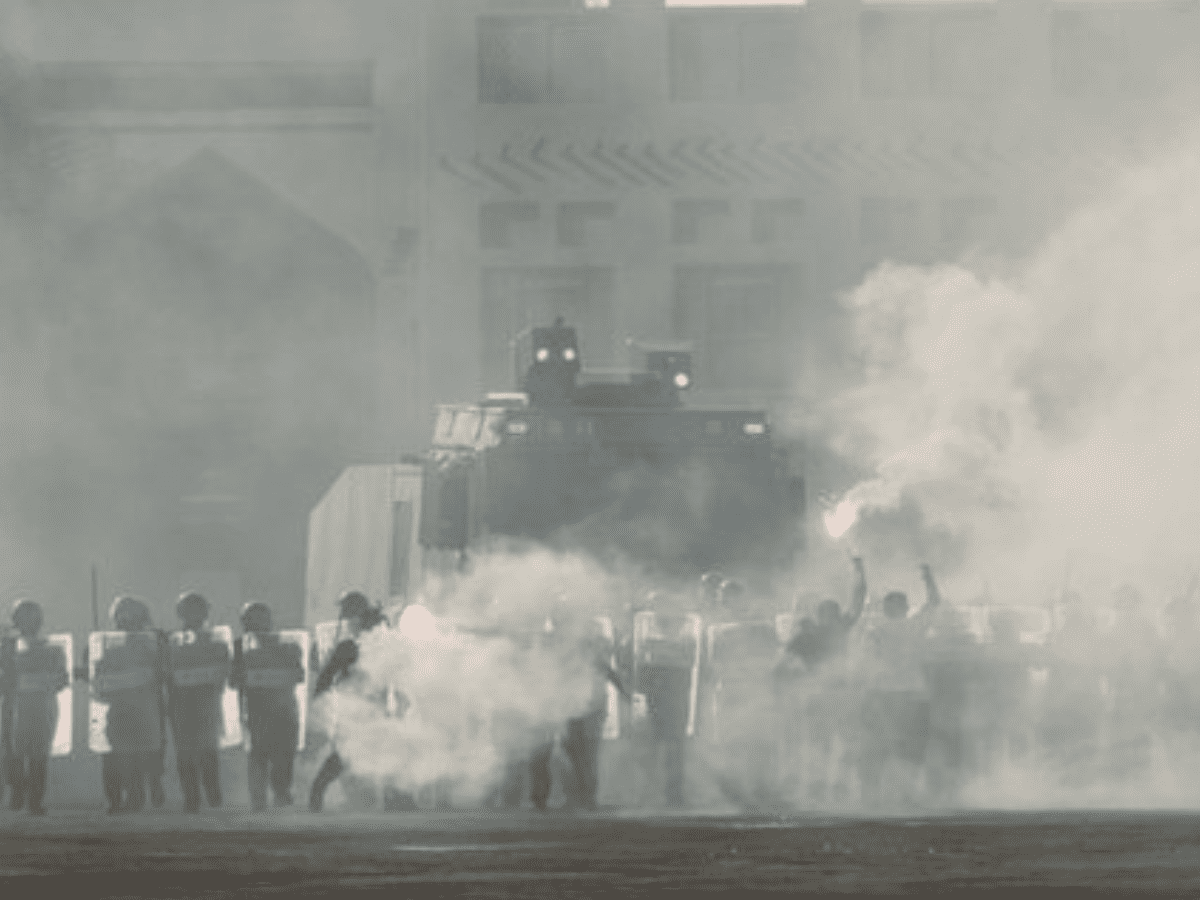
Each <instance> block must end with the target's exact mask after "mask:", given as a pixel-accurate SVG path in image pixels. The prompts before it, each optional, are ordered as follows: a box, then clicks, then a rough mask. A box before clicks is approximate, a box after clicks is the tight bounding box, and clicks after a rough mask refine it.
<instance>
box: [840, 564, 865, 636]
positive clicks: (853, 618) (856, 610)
mask: <svg viewBox="0 0 1200 900" xmlns="http://www.w3.org/2000/svg"><path fill="white" fill-rule="evenodd" d="M866 603H867V569H866V567H865V566H864V565H863V561H862V557H861V556H856V557H854V594H853V596H852V597H851V598H850V608H849V609H848V610H846V614H845V617H844V621H845V623H846V627H847V628H849V627H850V626H851V625H853V624H854V623H855V622H857V621H858V620H859V618H860V617H861V616H862V614H863V607H864V606H866Z"/></svg>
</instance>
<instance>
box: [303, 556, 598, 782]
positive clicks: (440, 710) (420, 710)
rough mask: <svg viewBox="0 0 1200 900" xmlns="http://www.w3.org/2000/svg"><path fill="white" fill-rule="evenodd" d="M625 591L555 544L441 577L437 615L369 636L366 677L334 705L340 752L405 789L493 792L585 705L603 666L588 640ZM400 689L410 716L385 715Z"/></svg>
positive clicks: (434, 598) (434, 591) (405, 620)
mask: <svg viewBox="0 0 1200 900" xmlns="http://www.w3.org/2000/svg"><path fill="white" fill-rule="evenodd" d="M618 588H619V585H618V583H617V582H616V581H615V580H614V579H613V578H612V577H611V576H609V575H607V574H606V573H605V572H604V571H603V570H602V569H600V567H599V566H598V565H596V564H595V563H594V562H592V561H590V560H588V559H587V558H585V557H582V556H578V555H567V554H558V553H553V552H551V551H548V550H544V549H542V550H530V551H528V552H524V553H518V552H505V553H497V554H495V555H492V556H482V557H480V558H479V559H477V560H476V562H475V564H474V566H473V568H472V571H471V572H470V573H468V574H466V575H464V576H461V577H456V578H453V579H449V580H446V581H442V582H440V583H431V584H430V585H429V599H428V601H427V602H428V603H429V604H430V606H431V607H433V609H435V610H436V611H437V613H438V615H437V617H436V620H432V619H431V618H430V617H427V616H425V615H422V614H415V615H414V613H413V609H414V608H413V607H409V608H408V609H407V610H406V611H405V614H404V615H403V616H402V617H401V618H400V620H399V621H398V622H397V623H396V625H397V627H395V628H391V629H378V630H376V631H373V632H371V633H369V634H368V635H366V636H365V637H364V638H363V640H362V655H361V660H362V662H361V669H362V676H363V679H364V681H363V683H355V684H354V685H353V686H352V688H351V689H350V690H341V691H339V692H338V694H337V698H336V711H334V710H333V709H332V708H327V709H326V710H325V715H326V717H327V724H328V725H329V726H330V727H332V728H333V730H334V731H335V733H336V735H337V743H338V751H339V753H340V754H341V755H342V756H343V757H344V758H345V759H346V760H347V761H348V762H349V764H350V766H351V767H352V769H353V770H354V771H355V772H356V773H360V774H363V775H367V776H370V777H375V778H381V779H384V780H386V781H387V782H388V783H390V784H393V785H395V786H396V787H398V788H400V789H402V790H410V791H417V790H419V789H420V788H422V787H425V786H428V785H430V784H431V783H433V782H435V781H437V780H440V779H446V780H448V781H450V782H452V783H453V784H454V789H455V792H456V798H457V799H460V800H466V801H467V802H471V801H475V802H478V801H480V800H482V799H484V797H485V795H486V793H487V792H488V791H489V790H490V789H492V788H494V787H496V786H497V784H498V783H499V781H500V780H501V779H502V777H503V774H504V769H505V766H506V764H507V763H508V762H509V761H510V760H511V759H514V758H520V757H521V756H522V755H527V754H528V753H529V751H530V750H531V749H532V748H533V742H534V740H535V737H536V735H538V734H539V733H544V732H545V730H546V729H547V728H549V729H550V730H551V733H552V732H553V730H555V729H557V728H559V727H561V725H562V723H563V722H565V721H566V719H568V718H570V717H573V716H579V715H583V714H584V713H585V712H586V710H587V706H588V704H589V702H590V700H591V698H592V691H593V669H592V660H591V658H590V657H589V656H588V655H587V654H586V653H581V652H580V645H581V643H582V642H583V641H585V640H586V639H587V638H588V637H589V636H590V634H592V630H591V629H592V617H593V616H595V615H600V614H605V613H608V612H610V611H611V610H612V608H613V604H614V603H619V602H620V596H621V594H620V591H619V590H618ZM389 687H390V688H394V689H398V690H399V691H400V692H401V693H402V694H403V696H404V698H405V701H407V706H406V709H405V710H404V714H403V715H399V716H393V715H388V714H386V712H385V709H386V700H385V695H386V692H387V690H388V689H389ZM405 701H401V702H402V703H404V702H405ZM330 716H332V717H334V718H332V719H330V718H328V717H330Z"/></svg>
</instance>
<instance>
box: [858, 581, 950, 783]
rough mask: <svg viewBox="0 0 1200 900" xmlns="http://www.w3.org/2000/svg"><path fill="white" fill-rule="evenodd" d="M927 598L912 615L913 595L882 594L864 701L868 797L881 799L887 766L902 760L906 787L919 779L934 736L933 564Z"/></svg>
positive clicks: (863, 772) (863, 768) (863, 770)
mask: <svg viewBox="0 0 1200 900" xmlns="http://www.w3.org/2000/svg"><path fill="white" fill-rule="evenodd" d="M921 574H922V577H923V578H924V580H925V591H926V602H925V605H924V606H923V607H922V608H921V610H920V611H919V612H918V613H917V614H916V615H914V616H912V617H909V615H908V596H907V595H906V594H904V593H903V592H901V591H891V592H890V593H888V594H887V595H885V596H884V598H883V615H884V619H883V621H882V622H881V623H879V625H878V626H877V627H876V628H875V629H874V630H873V631H872V632H871V634H870V636H869V637H870V641H869V644H868V654H869V663H868V664H869V665H870V667H871V670H872V674H873V679H872V681H873V687H872V688H871V689H869V690H868V691H867V694H866V697H865V698H864V703H863V715H862V727H863V748H862V758H861V760H860V768H859V772H860V779H861V783H862V791H863V801H864V803H866V804H867V805H874V804H876V803H878V802H879V801H880V799H881V787H882V778H883V774H884V769H885V767H886V766H887V764H888V763H897V764H899V765H900V766H902V767H904V768H905V769H907V772H906V776H907V777H904V778H903V779H902V781H904V782H907V784H906V785H904V787H905V789H906V790H911V788H912V785H913V784H914V783H915V772H916V770H918V769H919V768H920V767H921V766H922V765H923V764H924V761H925V749H926V746H927V744H928V741H929V726H930V710H929V695H928V690H927V688H926V685H925V678H924V672H923V663H924V659H923V657H924V651H925V646H924V644H925V635H926V632H927V631H928V630H929V627H930V624H931V622H932V617H933V614H934V613H935V611H936V610H937V607H938V605H939V604H940V603H941V595H940V594H939V593H938V589H937V584H936V583H935V582H934V580H933V574H932V573H931V572H930V570H929V567H928V566H925V565H923V566H922V567H921Z"/></svg>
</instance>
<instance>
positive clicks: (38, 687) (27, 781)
mask: <svg viewBox="0 0 1200 900" xmlns="http://www.w3.org/2000/svg"><path fill="white" fill-rule="evenodd" d="M13 624H14V625H16V627H17V628H18V629H20V632H21V638H20V640H17V641H11V642H6V643H7V646H6V647H5V651H6V652H5V654H4V655H5V660H4V662H3V663H2V664H0V666H2V667H3V669H4V672H5V674H4V679H3V686H4V710H5V712H4V718H5V722H4V733H5V735H6V741H5V755H6V761H7V765H6V766H5V768H6V769H7V772H8V780H9V784H10V785H11V786H12V797H11V806H12V808H13V809H14V810H16V809H21V808H22V807H24V806H25V805H26V804H28V807H29V812H30V813H31V814H33V815H42V814H44V813H45V812H46V809H45V807H44V806H43V805H42V801H43V799H44V798H45V795H46V773H47V769H48V766H49V761H50V749H51V746H52V744H53V743H54V733H55V731H56V730H57V728H58V692H59V691H61V690H62V689H63V688H65V687H66V686H67V685H68V684H69V683H70V675H69V673H68V671H67V658H66V655H65V654H64V653H63V651H62V649H61V648H59V647H55V646H54V645H52V644H50V643H48V642H47V641H46V640H45V639H44V638H39V637H38V631H40V630H41V626H42V610H41V607H40V606H38V604H36V603H34V602H33V601H30V600H22V601H19V602H18V603H17V605H16V607H15V608H14V609H13Z"/></svg>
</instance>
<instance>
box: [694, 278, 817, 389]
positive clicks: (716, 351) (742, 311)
mask: <svg viewBox="0 0 1200 900" xmlns="http://www.w3.org/2000/svg"><path fill="white" fill-rule="evenodd" d="M799 282H800V279H799V276H798V273H797V271H796V270H795V269H793V268H792V267H790V266H707V265H697V266H681V267H680V268H679V269H677V270H676V273H675V301H674V306H673V310H672V315H673V320H674V329H675V335H676V337H678V338H686V339H689V340H692V341H694V342H695V345H696V348H697V351H698V352H697V360H696V366H697V378H696V385H697V387H699V388H701V389H703V388H713V389H722V388H726V389H727V388H760V389H770V388H778V387H782V386H784V385H786V384H787V383H788V381H789V375H790V372H789V369H788V362H789V355H790V353H791V352H793V351H794V349H795V348H794V347H791V346H789V343H790V342H789V341H788V339H787V336H786V332H787V324H788V323H789V322H790V321H794V319H795V316H796V314H797V312H798V309H799V304H800V291H799Z"/></svg>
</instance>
